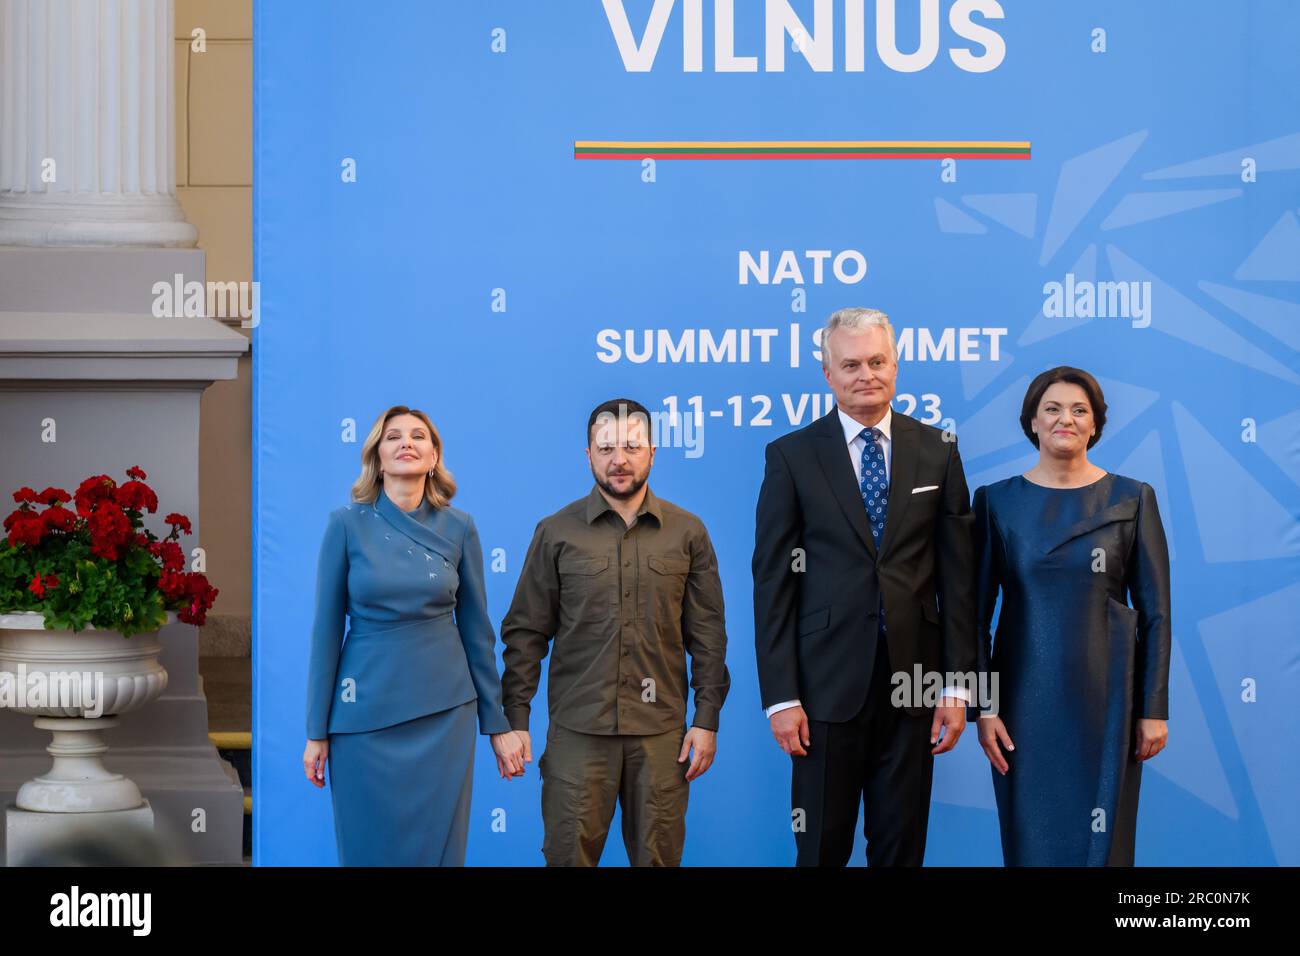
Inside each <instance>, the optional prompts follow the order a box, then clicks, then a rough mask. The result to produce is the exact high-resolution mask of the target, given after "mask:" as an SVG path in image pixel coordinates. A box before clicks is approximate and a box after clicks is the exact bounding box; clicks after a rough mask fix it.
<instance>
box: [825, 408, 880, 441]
mask: <svg viewBox="0 0 1300 956" xmlns="http://www.w3.org/2000/svg"><path fill="white" fill-rule="evenodd" d="M835 410H836V411H837V412H839V413H840V427H842V428H843V429H844V444H846V445H848V444H852V442H853V439H855V438H857V437H858V436H859V435H861V434H862V429H864V428H866V427H867V426H865V425H863V424H862V423H861V422H859V421H857V420H855V419H854V418H853V417H852V416H851V415H849V414H848V412H846V411H844V409H842V408H840V407H839V406H838V405H836V406H835ZM893 420H894V409H893V407H892V406H890V407H887V408H886V409H885V417H884V418H882V419H881V420H880V421H878V422H876V425H875V427H876V428H879V429H880V433H881V434H882V435H883V436H884V437H885V439H886V440H889V438H890V433H889V429H890V427H891V425H892V423H893Z"/></svg>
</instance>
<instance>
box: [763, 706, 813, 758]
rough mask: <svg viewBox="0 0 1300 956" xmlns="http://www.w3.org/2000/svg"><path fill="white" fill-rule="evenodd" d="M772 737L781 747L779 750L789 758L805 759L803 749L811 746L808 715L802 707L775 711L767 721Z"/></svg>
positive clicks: (806, 754) (805, 751) (806, 752)
mask: <svg viewBox="0 0 1300 956" xmlns="http://www.w3.org/2000/svg"><path fill="white" fill-rule="evenodd" d="M769 723H770V724H771V725H772V736H773V737H775V738H776V742H777V743H778V744H780V745H781V749H782V750H784V751H785V752H786V753H788V754H790V755H791V756H799V757H806V756H808V751H807V750H805V749H804V748H805V747H808V746H810V745H811V744H812V740H811V739H810V738H809V736H808V715H807V714H805V713H804V710H803V708H802V707H787V708H786V709H785V710H780V711H777V712H776V713H775V714H773V715H772V716H771V718H770V719H769Z"/></svg>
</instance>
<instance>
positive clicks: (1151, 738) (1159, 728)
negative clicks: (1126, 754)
mask: <svg viewBox="0 0 1300 956" xmlns="http://www.w3.org/2000/svg"><path fill="white" fill-rule="evenodd" d="M1168 742H1169V725H1168V724H1166V723H1165V722H1164V721H1163V720H1151V719H1149V718H1147V717H1143V718H1142V719H1141V720H1139V721H1138V725H1137V747H1135V748H1134V750H1133V755H1134V756H1135V757H1137V759H1138V760H1139V761H1142V760H1150V759H1151V758H1152V757H1154V756H1155V755H1156V754H1158V753H1160V751H1162V750H1164V749H1165V744H1166V743H1168Z"/></svg>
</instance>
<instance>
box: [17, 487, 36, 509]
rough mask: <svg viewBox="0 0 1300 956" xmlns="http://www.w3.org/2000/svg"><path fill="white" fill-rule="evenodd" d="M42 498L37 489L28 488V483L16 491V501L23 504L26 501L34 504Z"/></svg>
mask: <svg viewBox="0 0 1300 956" xmlns="http://www.w3.org/2000/svg"><path fill="white" fill-rule="evenodd" d="M40 500H41V496H40V495H38V494H37V493H36V490H35V489H34V488H28V487H27V486H26V485H23V486H22V487H21V488H19V489H18V490H17V491H15V492H14V501H16V502H18V503H19V504H22V503H23V502H24V501H26V502H29V503H33V504H34V503H36V502H38V501H40Z"/></svg>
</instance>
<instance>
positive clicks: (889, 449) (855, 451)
mask: <svg viewBox="0 0 1300 956" xmlns="http://www.w3.org/2000/svg"><path fill="white" fill-rule="evenodd" d="M835 411H836V412H838V413H839V416H840V427H841V428H843V429H844V444H845V446H846V447H847V448H848V453H849V460H850V461H851V462H852V463H853V474H854V475H855V476H856V477H857V480H858V487H859V488H861V487H862V449H863V448H865V447H866V444H867V443H866V440H865V439H864V438H863V437H862V429H864V428H866V427H868V426H866V425H863V424H862V423H861V422H860V421H857V420H856V419H855V418H853V417H852V416H851V415H849V414H848V413H847V412H846V411H844V409H842V408H840V407H839V406H838V405H836V406H835ZM893 420H894V409H893V408H892V407H888V406H887V407H886V408H885V414H884V417H883V418H881V419H880V421H878V422H876V424H875V426H873V427H875V428H876V429H878V430H879V432H880V434H879V435H877V436H876V444H878V445H879V446H880V450H881V451H883V452H884V453H885V480H886V481H888V480H889V478H890V475H891V465H892V459H893V450H894V441H893V438H892V436H891V433H890V427H891V425H892V424H893ZM892 491H893V489H892V488H891V489H890V492H891V493H892ZM907 491H909V492H910V491H911V489H907ZM864 507H865V506H864ZM941 696H943V697H956V698H958V699H959V700H964V701H966V702H967V703H970V694H969V693H968V692H967V690H966V688H964V687H945V688H944V689H943V693H942V695H941ZM798 706H799V701H797V700H787V701H782V702H781V703H779V704H773V705H772V706H771V707H769V708H767V709H766V710H765V711H764V712H763V713H764V714H766V715H767V717H768V718H771V716H772V715H773V714H775V713H778V712H780V711H783V710H786V709H788V708H790V707H798Z"/></svg>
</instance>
